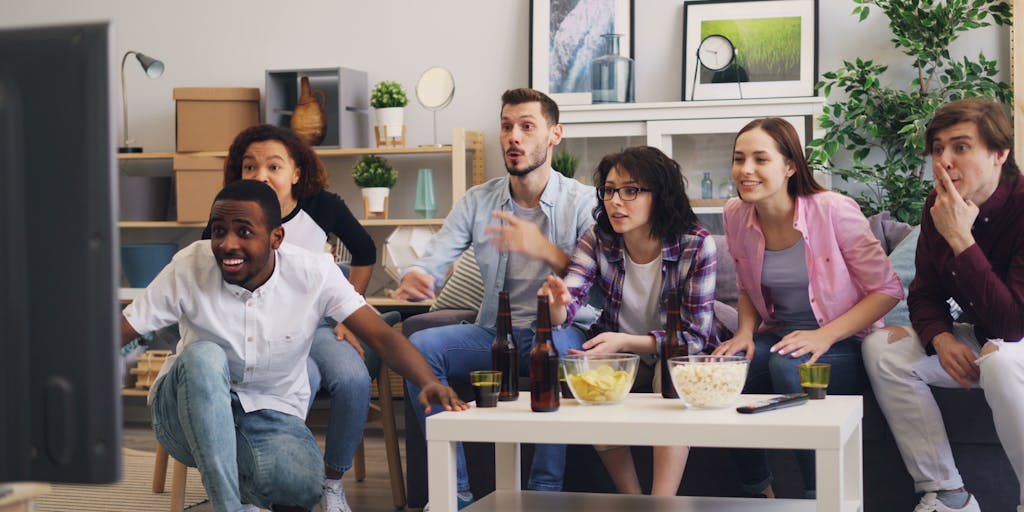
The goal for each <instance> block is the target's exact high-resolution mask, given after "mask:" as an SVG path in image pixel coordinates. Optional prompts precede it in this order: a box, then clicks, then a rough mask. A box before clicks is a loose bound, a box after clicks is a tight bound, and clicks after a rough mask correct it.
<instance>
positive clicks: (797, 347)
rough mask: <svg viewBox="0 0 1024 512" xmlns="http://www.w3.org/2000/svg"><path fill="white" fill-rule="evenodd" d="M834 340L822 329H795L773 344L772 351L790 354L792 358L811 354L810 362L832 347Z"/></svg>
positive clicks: (783, 354)
mask: <svg viewBox="0 0 1024 512" xmlns="http://www.w3.org/2000/svg"><path fill="white" fill-rule="evenodd" d="M832 343H833V341H832V340H831V339H829V338H828V337H826V336H825V335H824V334H822V333H821V332H820V329H815V330H813V331H793V332H791V333H789V334H787V335H785V336H783V337H782V339H781V340H779V342H778V343H776V344H774V345H772V348H771V349H770V351H771V352H773V353H777V354H779V355H780V356H785V355H788V356H789V357H792V358H797V357H803V356H804V355H805V354H810V355H811V358H810V359H808V360H807V362H808V363H813V362H815V361H817V360H818V358H819V357H821V356H822V355H824V354H825V352H828V349H830V348H832Z"/></svg>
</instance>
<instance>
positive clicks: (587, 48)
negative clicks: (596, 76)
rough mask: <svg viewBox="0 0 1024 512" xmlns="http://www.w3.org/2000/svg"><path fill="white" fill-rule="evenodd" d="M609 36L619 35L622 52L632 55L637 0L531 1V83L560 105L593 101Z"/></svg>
mask: <svg viewBox="0 0 1024 512" xmlns="http://www.w3.org/2000/svg"><path fill="white" fill-rule="evenodd" d="M605 34H619V35H620V38H619V54H620V55H623V56H626V57H630V58H632V57H633V0H530V68H529V69H530V82H529V83H530V87H532V88H534V89H537V90H538V91H541V92H544V93H547V94H548V95H549V96H551V98H552V99H554V100H555V101H556V102H557V103H558V104H560V105H571V104H581V103H582V104H589V103H590V102H591V76H590V67H591V64H592V63H593V62H594V59H596V58H598V57H600V56H602V55H604V54H605V53H606V51H607V48H608V46H607V45H608V43H607V40H606V39H605V38H604V37H602V36H603V35H605Z"/></svg>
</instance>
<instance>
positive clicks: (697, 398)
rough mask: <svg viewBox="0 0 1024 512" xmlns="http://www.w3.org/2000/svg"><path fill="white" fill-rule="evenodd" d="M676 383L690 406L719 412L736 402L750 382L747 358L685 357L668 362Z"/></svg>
mask: <svg viewBox="0 0 1024 512" xmlns="http://www.w3.org/2000/svg"><path fill="white" fill-rule="evenodd" d="M668 364H669V369H670V370H669V371H671V372H672V384H673V385H674V386H675V387H676V391H677V392H678V393H679V398H681V399H682V400H683V403H685V404H686V406H687V407H695V408H698V409H718V408H721V407H727V406H729V405H730V404H732V403H733V402H735V401H736V398H737V397H739V396H740V392H741V391H743V385H744V384H745V383H746V382H747V367H748V366H749V365H750V361H748V360H747V358H746V357H743V356H708V355H700V356H682V357H673V358H671V359H669V360H668Z"/></svg>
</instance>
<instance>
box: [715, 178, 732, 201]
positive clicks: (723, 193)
mask: <svg viewBox="0 0 1024 512" xmlns="http://www.w3.org/2000/svg"><path fill="white" fill-rule="evenodd" d="M735 196H736V184H735V183H733V181H732V178H726V179H724V180H722V182H721V183H719V184H718V198H719V199H729V198H730V197H735Z"/></svg>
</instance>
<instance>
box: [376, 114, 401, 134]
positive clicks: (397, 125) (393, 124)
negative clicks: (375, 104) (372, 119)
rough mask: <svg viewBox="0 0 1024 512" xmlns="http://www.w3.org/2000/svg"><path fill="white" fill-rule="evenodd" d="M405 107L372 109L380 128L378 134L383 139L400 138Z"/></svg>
mask: <svg viewBox="0 0 1024 512" xmlns="http://www.w3.org/2000/svg"><path fill="white" fill-rule="evenodd" d="M404 114H405V107H389V108H378V109H374V115H376V117H377V126H378V127H380V134H381V136H382V137H383V138H385V139H398V138H401V137H402V124H403V123H404V121H405V119H404V118H405V115H404Z"/></svg>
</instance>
